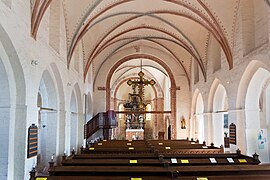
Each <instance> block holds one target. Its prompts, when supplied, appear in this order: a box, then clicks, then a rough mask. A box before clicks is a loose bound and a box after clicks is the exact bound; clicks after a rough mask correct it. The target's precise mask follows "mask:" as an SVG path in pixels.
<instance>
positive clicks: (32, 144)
mask: <svg viewBox="0 0 270 180" xmlns="http://www.w3.org/2000/svg"><path fill="white" fill-rule="evenodd" d="M37 153H38V127H37V126H36V125H35V124H32V125H31V126H30V127H29V128H28V147H27V158H31V157H34V156H36V155H37Z"/></svg>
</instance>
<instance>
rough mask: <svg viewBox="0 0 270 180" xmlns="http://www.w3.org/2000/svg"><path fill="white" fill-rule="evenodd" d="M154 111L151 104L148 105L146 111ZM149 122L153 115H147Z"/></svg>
mask: <svg viewBox="0 0 270 180" xmlns="http://www.w3.org/2000/svg"><path fill="white" fill-rule="evenodd" d="M151 110H152V106H151V104H147V105H146V111H151ZM145 119H146V120H147V121H149V120H151V113H146V118H145Z"/></svg>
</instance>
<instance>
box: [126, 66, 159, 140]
mask: <svg viewBox="0 0 270 180" xmlns="http://www.w3.org/2000/svg"><path fill="white" fill-rule="evenodd" d="M138 75H139V78H137V79H135V80H131V79H130V80H128V81H127V84H128V85H129V86H132V90H133V92H132V93H129V100H128V101H127V102H126V103H125V104H124V107H125V109H126V110H130V111H133V112H134V113H132V114H126V133H127V136H128V134H130V133H129V132H133V131H134V132H133V136H134V133H135V135H136V136H137V134H140V138H139V139H141V138H143V129H144V119H145V118H144V114H143V113H142V112H143V111H145V106H146V104H145V103H144V87H145V86H148V85H151V86H153V85H155V84H156V82H155V81H154V80H153V79H151V80H146V79H144V73H143V72H142V70H141V71H140V72H139V73H138ZM137 131H138V132H137ZM139 131H140V132H139ZM131 134H132V133H131ZM133 138H134V137H133ZM135 138H136V139H138V137H135ZM127 139H130V138H128V137H127Z"/></svg>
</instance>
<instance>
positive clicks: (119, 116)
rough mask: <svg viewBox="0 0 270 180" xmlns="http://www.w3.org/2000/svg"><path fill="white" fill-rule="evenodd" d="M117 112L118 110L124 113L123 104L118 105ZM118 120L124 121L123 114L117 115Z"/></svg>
mask: <svg viewBox="0 0 270 180" xmlns="http://www.w3.org/2000/svg"><path fill="white" fill-rule="evenodd" d="M118 110H119V111H124V110H125V108H124V104H119V106H118ZM118 118H119V119H120V120H122V119H124V118H125V116H124V114H123V113H119V115H118Z"/></svg>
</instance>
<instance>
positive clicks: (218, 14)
mask: <svg viewBox="0 0 270 180" xmlns="http://www.w3.org/2000/svg"><path fill="white" fill-rule="evenodd" d="M52 1H54V0H34V2H33V0H32V1H31V7H32V19H31V22H32V27H31V29H32V31H31V32H32V36H33V37H36V34H37V32H38V27H39V24H40V22H41V20H42V17H43V15H44V14H45V13H46V11H48V7H49V6H50V5H52V3H51V2H52ZM239 1H240V0H226V1H224V0H61V3H62V5H63V9H64V17H65V27H66V35H67V51H68V55H67V64H68V66H69V64H70V61H71V59H72V56H73V54H74V52H75V49H76V48H77V46H78V44H79V43H80V42H83V43H82V44H83V51H84V54H85V56H84V60H83V61H84V62H83V64H84V77H86V75H87V72H88V70H89V67H90V65H91V63H93V62H95V66H98V67H96V69H100V67H99V66H102V65H103V64H104V63H103V61H106V60H109V59H110V57H112V56H113V55H114V54H115V53H118V52H120V51H123V50H126V49H132V48H133V50H134V51H130V50H129V51H126V54H123V55H130V54H132V53H136V52H138V51H141V50H142V49H144V48H145V47H149V48H148V51H147V53H148V54H151V55H154V56H157V57H158V56H159V54H157V53H155V54H154V51H151V50H149V49H150V47H151V48H152V49H158V50H159V51H160V52H162V53H163V54H164V53H165V54H168V55H169V56H171V57H172V59H174V60H175V61H178V63H179V66H180V68H182V71H183V73H184V74H185V76H186V78H187V79H188V82H190V77H191V61H192V60H194V61H197V63H198V65H199V67H200V70H201V72H202V74H203V76H204V78H205V79H206V64H207V63H208V62H207V54H206V53H207V46H208V40H209V36H210V35H211V36H213V37H214V38H215V39H216V41H217V42H218V43H219V45H220V47H221V48H222V50H223V52H224V54H225V56H226V58H227V62H228V67H229V68H230V69H231V68H232V67H233V59H232V53H231V46H232V44H233V39H232V37H233V33H234V25H235V19H236V13H237V10H238V6H239ZM155 52H156V51H155ZM140 53H142V52H140ZM163 61H164V62H165V63H166V59H163ZM94 73H97V72H94Z"/></svg>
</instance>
